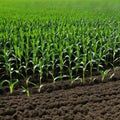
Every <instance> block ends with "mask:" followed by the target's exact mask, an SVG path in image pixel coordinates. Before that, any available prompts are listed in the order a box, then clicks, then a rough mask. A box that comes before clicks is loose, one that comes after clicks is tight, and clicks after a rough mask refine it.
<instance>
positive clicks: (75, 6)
mask: <svg viewBox="0 0 120 120" xmlns="http://www.w3.org/2000/svg"><path fill="white" fill-rule="evenodd" d="M0 1H1V6H2V8H4V9H2V11H0V16H2V17H1V18H0V81H1V83H0V87H2V85H3V84H4V83H8V85H9V86H10V93H12V92H13V91H12V90H13V88H14V86H15V85H16V84H18V83H19V84H20V83H21V82H22V83H25V84H22V88H23V89H24V90H25V91H26V92H27V95H28V96H29V91H28V85H29V84H32V85H35V86H36V87H37V88H38V91H40V89H41V87H42V83H43V82H46V81H48V80H49V79H50V80H52V81H53V83H55V81H56V80H59V79H64V78H67V79H70V81H71V84H72V83H73V82H74V81H75V80H80V81H81V82H84V77H85V76H86V75H89V76H90V77H91V80H92V75H93V72H94V71H97V73H100V74H101V75H102V76H103V77H102V80H103V79H104V76H105V74H106V73H107V72H106V71H105V70H106V68H114V67H115V66H119V62H120V21H119V14H118V13H116V14H114V12H115V11H118V10H119V7H118V6H117V3H118V1H116V2H112V0H111V2H108V1H107V0H106V1H105V3H106V4H107V5H108V7H107V8H108V10H109V9H110V7H111V5H113V7H111V9H110V10H111V13H108V12H107V10H106V8H104V9H101V8H102V7H103V6H104V5H106V4H105V3H104V2H103V1H102V2H100V1H95V0H90V1H89V2H88V1H86V2H87V3H85V2H84V1H82V0H80V1H79V0H76V1H74V2H73V1H72V0H71V1H69V2H68V0H65V1H64V0H59V1H56V0H52V1H49V0H45V1H42V0H40V1H39V0H35V1H17V2H16V1H14V2H13V1H11V2H10V1H2V0H0ZM64 2H65V4H64ZM11 3H13V4H14V5H15V7H12V6H11ZM90 3H91V4H92V7H93V8H92V7H91V5H90ZM97 3H99V6H98V4H97ZM108 3H109V4H108ZM113 3H114V4H113ZM27 5H28V8H27V9H26V11H25V8H26V6H27ZM5 6H6V7H7V8H6V7H5ZM60 6H61V7H60ZM84 8H87V9H86V10H84ZM99 8H100V10H99ZM0 9H1V8H0ZM7 10H8V11H7ZM94 10H96V12H93V11H94ZM81 11H82V12H83V13H81ZM97 12H98V13H99V14H97ZM28 13H29V14H28ZM84 15H85V16H84ZM99 15H101V18H100V16H99ZM113 15H116V16H113ZM35 75H37V76H38V77H39V81H38V80H34V81H33V80H32V81H31V78H32V77H34V76H35ZM24 80H25V81H26V82H24Z"/></svg>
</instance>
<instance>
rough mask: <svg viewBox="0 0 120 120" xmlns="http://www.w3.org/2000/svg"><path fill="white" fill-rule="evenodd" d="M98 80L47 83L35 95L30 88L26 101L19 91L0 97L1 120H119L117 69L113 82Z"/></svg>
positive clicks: (119, 90)
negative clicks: (81, 82) (54, 84)
mask: <svg viewBox="0 0 120 120" xmlns="http://www.w3.org/2000/svg"><path fill="white" fill-rule="evenodd" d="M112 73H113V72H110V73H109V74H108V75H107V77H106V79H105V81H104V82H101V81H100V79H101V77H100V76H96V77H94V78H96V79H95V80H94V81H91V82H89V83H88V78H86V81H87V82H85V83H83V84H80V83H78V81H77V82H75V83H74V85H72V86H70V85H69V82H68V81H59V82H56V86H53V85H52V84H50V83H48V84H45V85H44V86H45V87H43V89H42V91H41V92H42V93H37V92H36V89H35V88H34V87H32V88H30V91H31V95H30V97H27V96H26V95H25V94H24V93H23V92H22V90H21V89H17V90H14V94H13V95H9V94H8V93H7V92H6V91H5V90H4V92H2V94H1V95H0V120H120V69H117V70H116V71H115V75H114V77H113V78H112V79H109V77H110V75H111V74H112Z"/></svg>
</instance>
